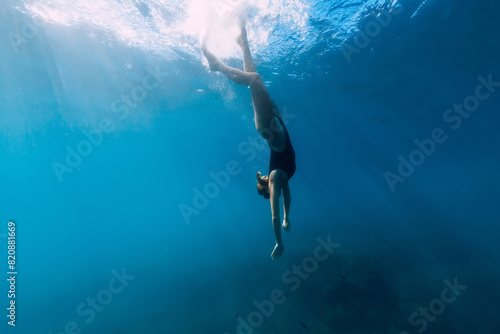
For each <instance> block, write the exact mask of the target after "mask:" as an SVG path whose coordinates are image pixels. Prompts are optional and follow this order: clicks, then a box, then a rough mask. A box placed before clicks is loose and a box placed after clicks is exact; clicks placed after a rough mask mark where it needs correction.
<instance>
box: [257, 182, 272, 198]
mask: <svg viewBox="0 0 500 334" xmlns="http://www.w3.org/2000/svg"><path fill="white" fill-rule="evenodd" d="M257 192H258V193H259V195H261V196H263V197H264V198H265V199H269V198H270V197H271V196H270V195H269V191H268V190H267V186H264V185H262V184H261V183H259V182H257Z"/></svg>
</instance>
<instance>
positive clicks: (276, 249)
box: [271, 244, 285, 261]
mask: <svg viewBox="0 0 500 334" xmlns="http://www.w3.org/2000/svg"><path fill="white" fill-rule="evenodd" d="M284 250H285V246H283V244H276V246H275V247H274V250H273V252H272V253H271V258H272V259H273V260H274V261H277V260H279V258H280V257H281V255H283V251H284Z"/></svg>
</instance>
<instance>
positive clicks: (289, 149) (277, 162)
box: [269, 117, 295, 180]
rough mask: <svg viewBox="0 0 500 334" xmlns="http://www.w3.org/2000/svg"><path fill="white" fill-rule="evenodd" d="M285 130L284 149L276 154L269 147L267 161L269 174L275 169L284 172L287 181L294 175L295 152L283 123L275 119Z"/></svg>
mask: <svg viewBox="0 0 500 334" xmlns="http://www.w3.org/2000/svg"><path fill="white" fill-rule="evenodd" d="M277 118H278V120H279V121H280V123H281V126H282V127H283V130H285V149H284V150H283V151H281V152H276V151H275V150H273V149H272V147H271V145H269V147H271V157H270V159H269V174H271V172H272V171H273V170H275V169H281V170H284V171H285V172H286V173H287V174H288V179H289V180H290V179H291V178H292V176H293V174H295V151H294V150H293V146H292V142H291V141H290V136H289V135H288V131H287V130H286V127H285V124H283V121H282V120H281V119H280V118H279V117H277Z"/></svg>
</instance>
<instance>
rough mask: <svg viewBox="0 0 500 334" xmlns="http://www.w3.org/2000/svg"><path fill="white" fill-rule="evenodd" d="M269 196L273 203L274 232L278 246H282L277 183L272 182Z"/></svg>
mask: <svg viewBox="0 0 500 334" xmlns="http://www.w3.org/2000/svg"><path fill="white" fill-rule="evenodd" d="M269 195H270V196H271V197H270V199H269V200H270V201H271V214H272V217H273V230H274V236H275V237H276V244H278V245H281V244H283V242H282V241H281V222H280V207H279V205H280V189H279V187H278V185H277V184H276V182H270V184H269Z"/></svg>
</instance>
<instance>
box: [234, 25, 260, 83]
mask: <svg viewBox="0 0 500 334" xmlns="http://www.w3.org/2000/svg"><path fill="white" fill-rule="evenodd" d="M240 25H241V33H240V36H239V37H238V45H239V46H240V47H241V53H243V66H244V68H245V72H255V73H256V72H257V68H256V67H255V62H254V61H253V58H252V53H251V52H250V47H249V46H248V38H247V29H246V28H245V22H244V21H242V22H240Z"/></svg>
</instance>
